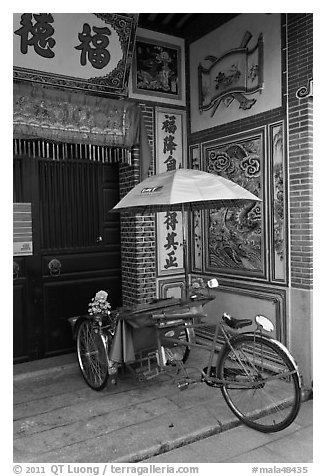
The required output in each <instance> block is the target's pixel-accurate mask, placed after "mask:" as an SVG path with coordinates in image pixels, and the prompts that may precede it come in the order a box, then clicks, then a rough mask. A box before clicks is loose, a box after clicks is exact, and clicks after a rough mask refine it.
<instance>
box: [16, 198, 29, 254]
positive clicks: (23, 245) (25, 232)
mask: <svg viewBox="0 0 326 476" xmlns="http://www.w3.org/2000/svg"><path fill="white" fill-rule="evenodd" d="M13 211H14V218H13V231H14V250H13V255H14V256H27V255H32V254H33V236H32V235H33V230H32V205H31V203H14V207H13Z"/></svg>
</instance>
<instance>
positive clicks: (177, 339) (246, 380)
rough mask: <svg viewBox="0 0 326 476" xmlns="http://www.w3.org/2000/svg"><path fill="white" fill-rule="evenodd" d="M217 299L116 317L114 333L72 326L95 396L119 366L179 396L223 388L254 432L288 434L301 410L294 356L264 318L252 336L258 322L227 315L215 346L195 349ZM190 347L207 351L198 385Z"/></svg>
mask: <svg viewBox="0 0 326 476" xmlns="http://www.w3.org/2000/svg"><path fill="white" fill-rule="evenodd" d="M212 281H214V280H212ZM215 281H216V280H215ZM212 299H215V298H214V297H213V296H211V295H209V294H206V295H204V294H196V295H193V296H192V297H191V298H189V299H185V300H183V299H176V298H168V299H162V300H155V301H154V302H152V303H151V304H148V305H142V306H134V307H129V308H121V309H119V310H117V312H116V313H115V321H116V322H115V332H114V331H113V328H112V322H110V319H109V318H108V317H107V318H106V317H103V316H94V317H91V316H81V317H79V318H75V319H72V320H71V323H72V324H73V327H74V332H75V337H76V344H77V355H78V362H79V366H80V370H81V373H82V375H83V378H84V379H85V381H86V383H87V384H88V385H89V386H90V387H91V388H92V389H93V390H97V391H100V390H103V389H104V388H105V387H106V386H107V385H108V383H110V384H117V381H118V370H119V369H120V368H121V367H126V368H127V369H129V370H130V371H131V372H132V373H133V374H134V375H135V376H136V377H137V378H139V379H141V380H148V379H152V378H155V377H156V376H158V375H160V374H162V373H163V372H164V373H168V374H172V375H173V376H174V378H177V379H178V387H179V388H180V389H184V388H187V387H188V385H190V384H192V383H205V384H207V385H209V386H210V387H212V388H213V389H220V390H221V392H222V395H223V397H224V399H225V401H226V403H227V404H228V406H229V407H230V409H231V410H232V412H233V413H234V414H235V415H236V416H237V417H238V418H239V419H240V420H241V421H242V422H243V423H245V424H246V425H248V426H250V427H252V428H254V429H256V430H259V431H262V432H276V431H280V430H283V429H284V428H286V427H287V426H289V425H290V424H291V423H292V422H293V421H294V419H295V418H296V416H297V414H298V412H299V409H300V404H301V384H300V376H299V371H298V368H297V365H296V363H295V361H294V359H293V357H292V356H291V354H290V353H289V351H288V350H287V348H286V347H285V346H284V345H283V344H281V343H280V342H278V341H277V340H275V339H272V338H270V337H268V336H267V335H266V334H268V333H269V332H271V331H272V330H273V324H272V322H271V321H270V320H269V319H268V318H266V317H264V316H261V315H257V316H256V317H255V324H256V329H255V330H254V331H251V332H242V329H245V328H246V327H248V326H252V324H253V321H252V320H251V319H236V318H234V317H231V316H229V315H228V314H226V313H224V314H223V315H222V316H221V317H222V318H221V319H220V320H219V319H217V322H216V327H215V332H214V336H213V337H212V340H211V341H208V342H202V341H201V342H198V341H197V340H196V333H195V329H196V328H198V327H201V326H203V325H205V322H204V319H205V317H206V314H205V312H204V310H203V306H205V304H207V303H208V302H209V301H211V300H212ZM221 340H222V341H223V342H222V345H221ZM192 348H199V349H204V350H205V351H207V355H208V358H207V361H206V362H204V363H203V367H202V368H196V369H195V371H196V374H197V375H196V377H195V378H194V377H193V375H191V376H190V375H189V372H188V368H187V364H186V362H187V360H188V357H189V353H190V351H191V349H192Z"/></svg>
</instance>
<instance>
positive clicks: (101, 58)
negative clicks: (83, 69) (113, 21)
mask: <svg viewBox="0 0 326 476" xmlns="http://www.w3.org/2000/svg"><path fill="white" fill-rule="evenodd" d="M93 30H94V32H95V35H93V36H92V35H91V27H90V26H89V24H88V23H84V26H83V31H82V33H79V34H78V39H79V41H80V45H78V46H75V49H76V50H81V56H80V64H81V65H82V66H85V64H86V58H88V60H89V62H90V63H91V65H92V66H93V67H94V68H97V69H102V68H104V67H105V66H106V65H107V64H108V63H109V61H110V58H111V55H110V53H109V52H108V50H107V49H106V48H107V46H108V45H109V42H110V41H109V39H108V36H110V35H111V31H110V30H109V28H107V27H104V28H98V27H96V26H93Z"/></svg>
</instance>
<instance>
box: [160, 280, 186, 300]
mask: <svg viewBox="0 0 326 476" xmlns="http://www.w3.org/2000/svg"><path fill="white" fill-rule="evenodd" d="M157 292H158V296H157V297H158V298H160V299H162V298H168V297H175V298H180V297H181V298H184V297H185V281H184V276H181V277H180V276H175V277H173V278H168V279H158V280H157Z"/></svg>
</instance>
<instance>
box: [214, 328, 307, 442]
mask: <svg viewBox="0 0 326 476" xmlns="http://www.w3.org/2000/svg"><path fill="white" fill-rule="evenodd" d="M231 344H232V348H230V347H229V345H228V344H226V345H225V346H224V347H223V348H222V350H221V355H220V357H219V363H218V368H217V377H218V378H220V379H225V380H227V381H228V382H227V384H223V385H222V386H221V391H222V394H223V397H224V399H225V400H226V403H227V404H228V406H229V407H230V409H231V410H232V411H233V413H234V414H235V415H236V416H237V417H238V418H239V419H240V420H241V421H242V422H243V423H245V424H246V425H247V426H249V427H251V428H254V429H255V430H258V431H262V432H264V433H269V432H276V431H280V430H283V429H284V428H286V427H287V426H289V425H290V424H291V423H292V422H293V420H294V419H295V418H296V416H297V414H298V412H299V408H300V403H301V390H300V380H299V375H298V372H297V369H296V367H295V364H294V361H293V359H292V358H291V356H290V355H288V354H287V353H286V352H285V351H284V350H283V349H282V348H281V346H280V345H278V344H277V343H275V341H271V340H269V339H267V338H265V337H260V336H253V335H245V334H242V335H239V336H238V337H236V338H234V339H233V340H231Z"/></svg>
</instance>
